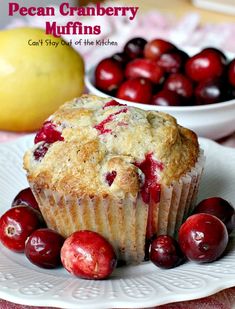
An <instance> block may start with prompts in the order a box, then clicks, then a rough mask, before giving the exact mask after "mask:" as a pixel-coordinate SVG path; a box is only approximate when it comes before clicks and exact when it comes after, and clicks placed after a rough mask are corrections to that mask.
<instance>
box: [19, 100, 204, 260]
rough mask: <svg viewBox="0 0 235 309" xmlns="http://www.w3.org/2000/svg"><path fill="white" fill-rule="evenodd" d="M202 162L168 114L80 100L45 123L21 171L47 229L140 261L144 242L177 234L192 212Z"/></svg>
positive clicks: (191, 138) (188, 135)
mask: <svg viewBox="0 0 235 309" xmlns="http://www.w3.org/2000/svg"><path fill="white" fill-rule="evenodd" d="M204 160H205V159H204V156H203V151H202V150H200V148H199V145H198V140H197V136H196V135H195V133H193V132H192V131H190V130H188V129H185V128H183V127H181V126H179V125H178V124H177V122H176V120H175V119H174V118H173V117H171V116H170V115H167V114H164V113H160V112H155V111H144V110H141V109H138V108H134V107H130V106H125V105H121V104H119V103H117V102H116V101H113V100H112V99H109V98H108V99H107V98H106V99H105V98H100V97H96V96H92V95H84V96H82V97H81V98H77V99H74V100H73V101H71V102H68V103H65V104H64V105H63V106H61V107H60V109H59V110H58V111H57V112H55V113H54V114H53V115H52V116H51V117H50V118H49V119H48V120H47V121H46V122H45V123H44V125H43V127H42V129H41V130H40V131H39V132H38V133H37V135H36V137H35V145H34V147H33V148H32V149H30V150H28V151H27V152H26V154H25V156H24V167H25V169H26V171H27V177H28V181H29V184H30V186H31V188H32V190H33V192H34V195H35V197H36V199H37V201H38V203H39V207H40V209H41V212H42V214H43V216H44V219H45V221H46V223H47V225H48V227H50V228H52V229H55V230H56V231H58V232H59V233H60V234H62V235H63V236H64V237H67V236H69V235H70V234H71V233H72V232H74V231H76V230H81V229H86V230H92V231H96V232H98V233H100V234H102V235H103V236H105V237H106V238H107V239H108V240H109V241H110V242H111V244H112V245H113V246H114V248H115V251H116V253H117V256H118V258H119V260H123V261H125V262H126V263H140V262H141V261H143V260H144V258H145V244H146V241H148V240H149V239H150V238H151V237H152V236H153V235H154V234H158V235H159V234H168V235H176V233H177V231H178V229H179V227H180V225H181V223H182V221H183V220H184V219H185V218H186V217H187V216H188V215H189V214H190V212H191V211H192V209H193V207H194V204H195V199H196V195H197V191H198V186H199V181H200V177H201V174H202V170H203V165H204Z"/></svg>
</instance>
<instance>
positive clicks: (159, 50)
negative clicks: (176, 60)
mask: <svg viewBox="0 0 235 309" xmlns="http://www.w3.org/2000/svg"><path fill="white" fill-rule="evenodd" d="M175 49H176V47H175V45H173V44H171V43H170V42H167V41H165V40H161V39H154V40H152V41H150V42H148V43H147V44H146V45H145V48H144V56H145V58H148V59H152V60H158V59H159V58H160V56H161V55H162V54H165V53H168V52H169V51H172V50H175Z"/></svg>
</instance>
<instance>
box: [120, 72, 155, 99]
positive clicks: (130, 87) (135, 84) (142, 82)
mask: <svg viewBox="0 0 235 309" xmlns="http://www.w3.org/2000/svg"><path fill="white" fill-rule="evenodd" d="M151 96H152V84H151V82H150V81H149V80H147V79H145V78H133V79H128V80H126V81H125V82H124V83H123V84H121V86H120V87H119V89H118V91H117V98H119V99H122V100H127V101H131V102H137V103H145V104H147V103H149V101H150V99H151Z"/></svg>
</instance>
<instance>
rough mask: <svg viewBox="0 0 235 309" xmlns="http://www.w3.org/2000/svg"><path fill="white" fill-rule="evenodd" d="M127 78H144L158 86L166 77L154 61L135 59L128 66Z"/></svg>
mask: <svg viewBox="0 0 235 309" xmlns="http://www.w3.org/2000/svg"><path fill="white" fill-rule="evenodd" d="M125 76H126V77H127V78H136V77H144V78H147V79H149V80H150V81H151V82H152V83H156V84H158V83H160V82H161V80H162V78H163V76H164V71H163V69H162V68H160V67H159V66H158V65H157V64H156V62H154V61H152V60H149V59H134V60H132V61H131V62H129V63H128V64H127V66H126V70H125Z"/></svg>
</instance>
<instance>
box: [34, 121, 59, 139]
mask: <svg viewBox="0 0 235 309" xmlns="http://www.w3.org/2000/svg"><path fill="white" fill-rule="evenodd" d="M63 140H64V138H63V137H62V136H61V132H59V131H57V130H56V125H55V124H54V123H52V122H51V121H46V122H45V123H44V124H43V126H42V128H41V129H40V130H39V131H38V133H37V134H36V136H35V139H34V143H35V144H37V143H39V142H42V141H44V142H46V143H49V144H50V143H54V142H57V141H63Z"/></svg>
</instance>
